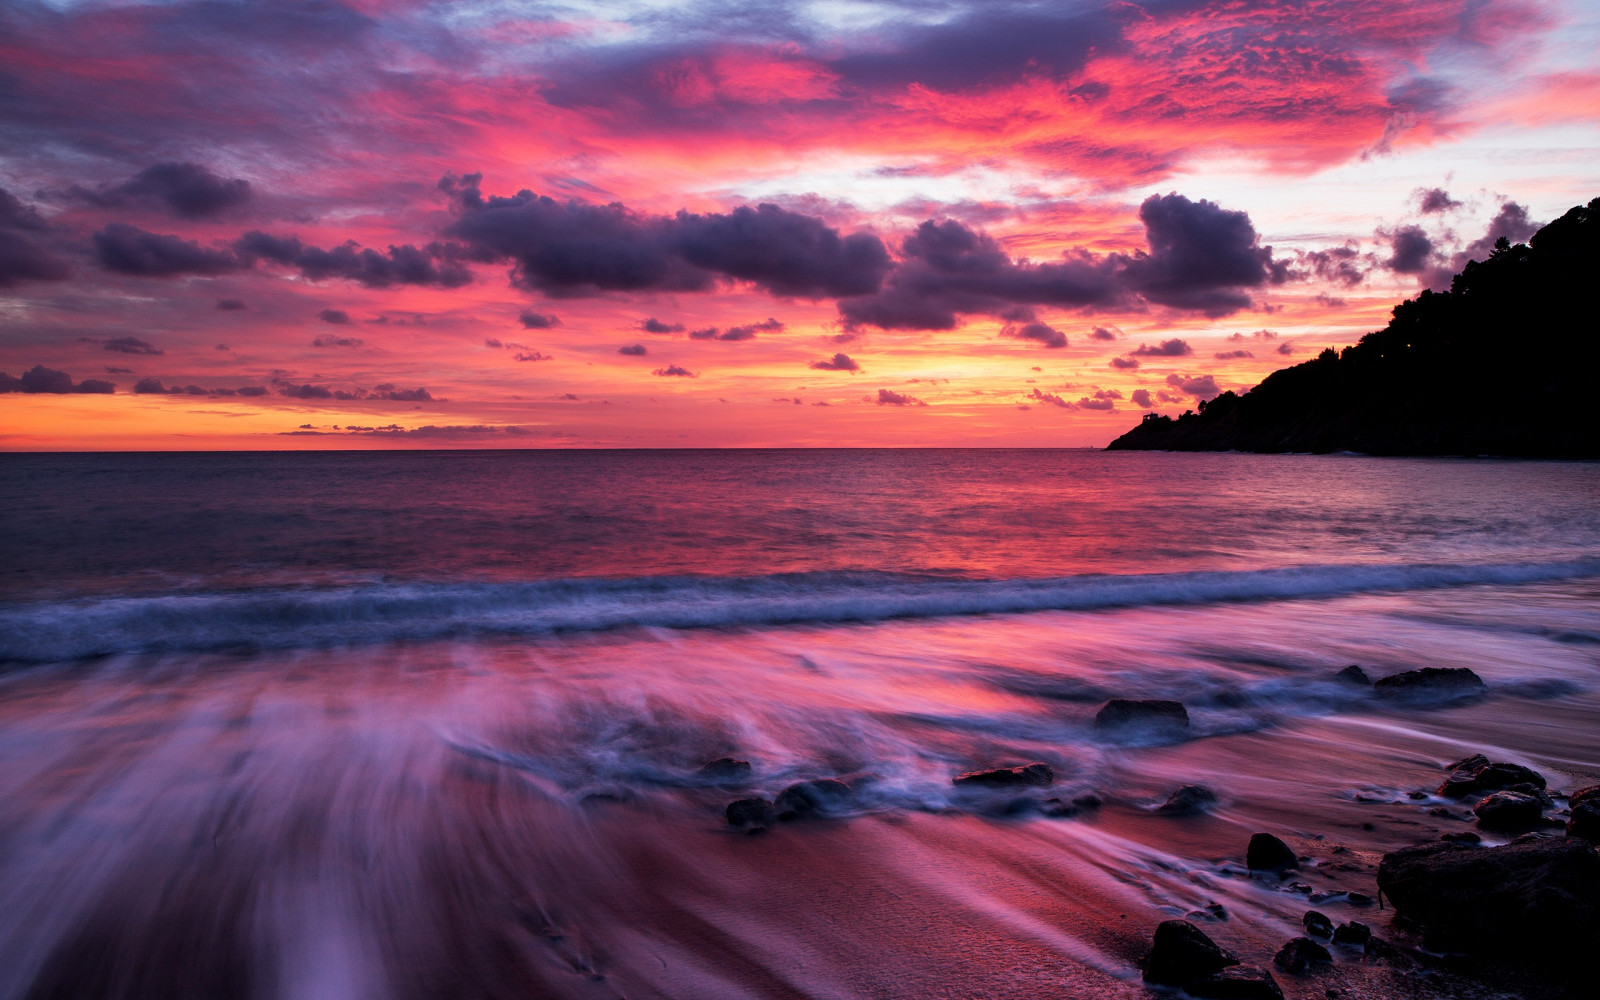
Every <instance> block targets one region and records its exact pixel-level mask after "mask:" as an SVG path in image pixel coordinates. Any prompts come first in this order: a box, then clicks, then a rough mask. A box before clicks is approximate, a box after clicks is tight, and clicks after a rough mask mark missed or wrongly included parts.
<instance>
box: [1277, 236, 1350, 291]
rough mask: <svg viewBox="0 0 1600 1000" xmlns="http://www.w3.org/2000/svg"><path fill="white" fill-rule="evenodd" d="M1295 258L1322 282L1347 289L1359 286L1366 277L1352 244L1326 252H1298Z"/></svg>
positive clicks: (1332, 248) (1330, 248)
mask: <svg viewBox="0 0 1600 1000" xmlns="http://www.w3.org/2000/svg"><path fill="white" fill-rule="evenodd" d="M1295 257H1296V259H1297V260H1298V262H1299V263H1300V264H1301V265H1303V266H1305V267H1308V268H1310V270H1311V273H1312V274H1314V275H1316V276H1317V277H1319V278H1321V279H1322V280H1324V281H1332V282H1335V283H1337V284H1340V285H1344V286H1345V287H1347V288H1348V287H1350V286H1352V285H1358V284H1360V283H1361V280H1362V279H1363V278H1365V277H1366V276H1367V269H1366V268H1365V267H1363V266H1362V258H1361V251H1360V249H1359V248H1358V247H1357V246H1356V245H1355V244H1354V243H1353V242H1351V243H1346V244H1345V245H1344V246H1337V247H1329V248H1328V249H1326V250H1309V251H1299V252H1297V253H1296V255H1295Z"/></svg>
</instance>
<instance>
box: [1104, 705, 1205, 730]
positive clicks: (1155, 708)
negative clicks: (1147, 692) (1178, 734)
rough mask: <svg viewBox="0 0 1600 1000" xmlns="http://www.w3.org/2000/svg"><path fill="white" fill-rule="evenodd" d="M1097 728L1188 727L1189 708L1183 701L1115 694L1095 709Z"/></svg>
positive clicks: (1174, 728)
mask: <svg viewBox="0 0 1600 1000" xmlns="http://www.w3.org/2000/svg"><path fill="white" fill-rule="evenodd" d="M1094 728H1095V729H1097V730H1099V731H1101V732H1112V733H1115V732H1121V731H1126V730H1129V729H1145V728H1147V729H1168V730H1176V729H1188V728H1189V711H1188V709H1186V708H1184V707H1183V703H1182V702H1180V701H1155V700H1150V699H1144V700H1135V699H1132V698H1113V699H1111V700H1110V701H1108V702H1106V703H1105V704H1104V705H1101V706H1100V711H1098V712H1096V713H1095V716H1094Z"/></svg>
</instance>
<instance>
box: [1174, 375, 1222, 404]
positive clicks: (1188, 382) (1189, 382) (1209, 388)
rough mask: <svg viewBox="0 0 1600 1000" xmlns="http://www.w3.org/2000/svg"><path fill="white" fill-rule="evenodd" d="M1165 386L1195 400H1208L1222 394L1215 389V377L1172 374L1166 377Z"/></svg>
mask: <svg viewBox="0 0 1600 1000" xmlns="http://www.w3.org/2000/svg"><path fill="white" fill-rule="evenodd" d="M1167 384H1168V385H1170V386H1172V387H1173V388H1175V389H1178V390H1180V391H1182V392H1186V393H1188V394H1189V395H1191V396H1194V397H1195V398H1196V399H1210V398H1212V397H1213V396H1218V395H1221V393H1222V390H1221V389H1218V388H1217V380H1216V377H1215V376H1212V375H1193V376H1190V375H1178V374H1176V373H1174V374H1172V375H1168V376H1167Z"/></svg>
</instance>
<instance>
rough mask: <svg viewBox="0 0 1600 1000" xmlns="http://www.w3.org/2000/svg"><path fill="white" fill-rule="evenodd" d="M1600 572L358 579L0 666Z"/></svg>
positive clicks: (1, 624) (257, 594) (8, 654)
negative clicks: (519, 580) (443, 581)
mask: <svg viewBox="0 0 1600 1000" xmlns="http://www.w3.org/2000/svg"><path fill="white" fill-rule="evenodd" d="M1592 576H1600V558H1582V559H1573V560H1565V561H1555V562H1519V563H1460V564H1443V563H1426V564H1380V565H1371V564H1368V565H1343V566H1341V565H1332V566H1329V565H1315V566H1296V567H1287V568H1280V569H1263V570H1248V571H1238V572H1221V571H1214V572H1196V573H1159V574H1129V575H1099V574H1096V575H1086V576H1069V577H1053V578H1044V579H1013V580H943V579H928V578H925V577H924V578H917V577H908V576H901V575H895V574H887V573H839V572H819V573H796V574H786V575H779V576H766V577H643V578H634V579H571V580H555V581H541V582H533V583H484V584H434V583H398V584H387V583H385V584H369V585H361V586H352V587H338V588H325V589H257V590H246V591H237V592H231V593H192V594H180V595H169V596H160V597H111V598H88V599H79V600H72V601H64V602H32V603H23V604H13V605H10V606H9V607H5V608H3V609H0V663H4V662H10V663H51V662H59V661H66V660H74V659H80V658H84V657H90V656H105V655H113V654H119V653H139V652H180V651H204V650H216V649H230V648H250V649H282V648H296V647H309V646H327V645H356V644H366V643H378V642H389V641H398V640H422V639H439V638H449V637H458V636H473V635H497V634H499V635H519V634H540V633H551V632H571V631H594V630H600V629H612V628H621V627H628V626H653V627H664V628H714V627H726V626H768V625H785V624H805V623H833V622H871V621H881V620H884V619H889V618H907V617H935V616H945V615H973V614H998V613H1007V612H1026V611H1068V610H1093V609H1100V608H1116V607H1136V606H1140V605H1153V604H1204V603H1213V602H1219V601H1259V600H1277V599H1285V598H1302V597H1327V596H1337V595H1342V594H1353V593H1365V592H1370V591H1395V590H1415V589H1423V588H1430V587H1450V586H1464V585H1471V584H1523V583H1536V582H1541V581H1549V580H1561V579H1574V578H1580V577H1592Z"/></svg>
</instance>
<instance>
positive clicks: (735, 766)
mask: <svg viewBox="0 0 1600 1000" xmlns="http://www.w3.org/2000/svg"><path fill="white" fill-rule="evenodd" d="M695 773H696V774H697V775H699V776H700V777H701V778H704V779H705V780H706V781H714V782H716V783H717V784H719V785H733V784H738V783H739V782H741V781H748V780H749V778H750V762H749V761H747V760H740V759H739V758H737V757H718V758H717V759H716V760H714V761H711V762H710V763H708V764H705V765H703V766H702V767H701V768H700V770H698V771H696V772H695Z"/></svg>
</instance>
